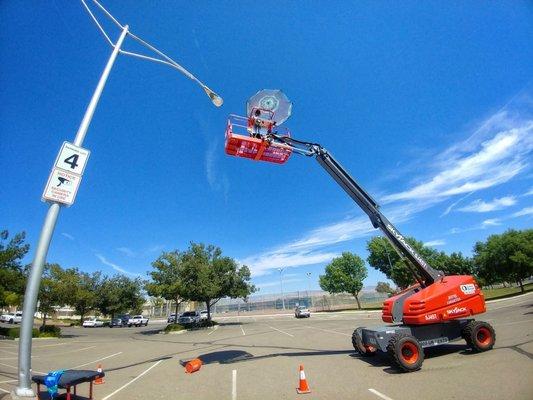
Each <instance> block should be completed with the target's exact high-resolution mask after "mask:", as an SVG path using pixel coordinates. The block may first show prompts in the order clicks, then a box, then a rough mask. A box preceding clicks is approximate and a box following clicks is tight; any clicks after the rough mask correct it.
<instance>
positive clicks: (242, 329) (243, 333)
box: [241, 325, 246, 336]
mask: <svg viewBox="0 0 533 400" xmlns="http://www.w3.org/2000/svg"><path fill="white" fill-rule="evenodd" d="M241 331H242V335H243V336H244V335H246V332H244V328H243V327H242V325H241Z"/></svg>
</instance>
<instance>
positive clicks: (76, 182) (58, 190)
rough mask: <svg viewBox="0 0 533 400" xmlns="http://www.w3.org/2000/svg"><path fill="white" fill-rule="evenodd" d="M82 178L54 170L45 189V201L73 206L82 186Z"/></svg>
mask: <svg viewBox="0 0 533 400" xmlns="http://www.w3.org/2000/svg"><path fill="white" fill-rule="evenodd" d="M80 182H81V176H79V175H77V174H71V173H69V172H66V171H63V170H62V169H60V168H54V169H53V170H52V173H51V174H50V177H49V178H48V183H47V184H46V187H45V189H44V193H43V199H44V200H49V201H55V202H58V203H63V204H66V205H69V206H70V205H72V203H74V199H75V198H76V193H77V192H78V187H79V186H80Z"/></svg>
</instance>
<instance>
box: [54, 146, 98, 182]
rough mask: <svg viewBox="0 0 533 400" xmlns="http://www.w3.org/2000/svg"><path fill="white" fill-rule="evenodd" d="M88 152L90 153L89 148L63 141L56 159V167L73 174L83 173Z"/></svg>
mask: <svg viewBox="0 0 533 400" xmlns="http://www.w3.org/2000/svg"><path fill="white" fill-rule="evenodd" d="M89 154H91V152H90V151H89V150H86V149H83V148H81V147H78V146H74V145H73V144H72V143H69V142H63V145H62V146H61V150H59V155H58V156H57V159H56V167H57V168H61V169H64V170H65V171H68V172H71V173H73V174H78V175H83V171H84V170H85V164H87V159H88V158H89Z"/></svg>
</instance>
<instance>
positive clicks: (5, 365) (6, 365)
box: [0, 363, 18, 369]
mask: <svg viewBox="0 0 533 400" xmlns="http://www.w3.org/2000/svg"><path fill="white" fill-rule="evenodd" d="M0 365H2V366H4V367H9V368H13V369H18V368H17V367H14V366H12V365H9V364H4V363H0Z"/></svg>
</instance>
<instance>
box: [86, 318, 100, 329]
mask: <svg viewBox="0 0 533 400" xmlns="http://www.w3.org/2000/svg"><path fill="white" fill-rule="evenodd" d="M99 326H104V321H101V320H99V319H98V318H87V319H86V320H85V321H83V327H84V328H97V327H99Z"/></svg>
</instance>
